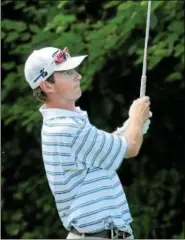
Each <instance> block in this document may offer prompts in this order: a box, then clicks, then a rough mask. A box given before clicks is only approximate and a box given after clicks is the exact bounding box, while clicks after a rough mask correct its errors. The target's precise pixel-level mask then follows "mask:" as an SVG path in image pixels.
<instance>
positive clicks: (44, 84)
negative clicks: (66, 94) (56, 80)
mask: <svg viewBox="0 0 185 240" xmlns="http://www.w3.org/2000/svg"><path fill="white" fill-rule="evenodd" d="M52 85H54V84H53V83H49V82H47V81H42V82H40V84H39V86H40V88H41V89H42V91H43V92H46V93H47V92H54V86H52Z"/></svg>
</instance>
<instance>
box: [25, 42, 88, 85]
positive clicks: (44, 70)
mask: <svg viewBox="0 0 185 240" xmlns="http://www.w3.org/2000/svg"><path fill="white" fill-rule="evenodd" d="M86 57H87V55H83V56H77V57H71V56H70V54H69V51H68V49H67V48H64V50H61V49H59V48H54V47H45V48H41V49H39V50H34V51H33V52H32V53H31V54H30V56H29V57H28V58H27V60H26V63H25V67H24V74H25V78H26V81H27V82H28V83H29V85H30V86H31V88H32V89H35V88H37V87H38V86H39V83H40V82H41V81H45V80H46V79H47V78H48V77H49V76H51V75H52V73H54V72H57V71H65V70H70V69H74V68H76V67H78V66H79V65H80V64H81V63H82V61H83V60H84V59H85V58H86Z"/></svg>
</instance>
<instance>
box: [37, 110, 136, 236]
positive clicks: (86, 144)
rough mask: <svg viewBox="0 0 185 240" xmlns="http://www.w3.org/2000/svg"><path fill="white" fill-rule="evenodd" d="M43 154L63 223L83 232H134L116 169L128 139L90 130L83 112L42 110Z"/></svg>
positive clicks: (94, 129) (94, 128) (50, 184)
mask: <svg viewBox="0 0 185 240" xmlns="http://www.w3.org/2000/svg"><path fill="white" fill-rule="evenodd" d="M40 112H41V113H42V115H43V127H42V154H43V161H44V166H45V171H46V175H47V178H48V183H49V186H50V189H51V191H52V193H53V196H54V198H55V202H56V206H57V209H58V212H59V216H60V218H61V220H62V222H63V225H64V226H65V228H66V229H67V230H70V227H71V226H72V225H73V226H75V227H76V229H77V230H78V231H80V232H98V231H101V230H103V229H107V228H111V227H117V228H119V229H120V230H124V231H127V232H129V233H132V229H131V227H130V223H131V221H132V218H131V215H130V211H129V207H128V203H127V200H126V196H125V193H124V190H123V188H122V185H121V183H120V180H119V178H118V175H117V172H116V171H117V169H118V168H119V166H120V164H121V163H122V161H123V158H124V154H125V152H126V150H127V142H126V140H125V138H121V137H119V136H115V135H112V134H110V133H107V132H105V131H102V130H99V129H97V128H96V127H94V126H92V125H91V124H90V122H89V120H88V116H87V114H86V113H85V112H82V111H81V110H78V111H74V112H73V111H67V110H61V109H43V108H42V107H41V108H40Z"/></svg>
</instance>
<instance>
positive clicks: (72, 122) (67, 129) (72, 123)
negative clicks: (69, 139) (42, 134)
mask: <svg viewBox="0 0 185 240" xmlns="http://www.w3.org/2000/svg"><path fill="white" fill-rule="evenodd" d="M83 123H84V120H83V119H80V118H79V119H78V118H74V117H57V118H53V119H50V120H47V121H44V122H43V127H42V130H43V131H49V132H61V133H70V134H72V135H75V134H76V133H77V132H78V130H79V129H80V128H81V126H82V124H83Z"/></svg>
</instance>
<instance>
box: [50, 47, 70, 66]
mask: <svg viewBox="0 0 185 240" xmlns="http://www.w3.org/2000/svg"><path fill="white" fill-rule="evenodd" d="M53 57H54V61H55V63H63V62H65V61H66V60H67V58H68V57H69V51H68V49H67V48H64V50H59V51H57V52H55V53H54V54H53Z"/></svg>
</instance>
